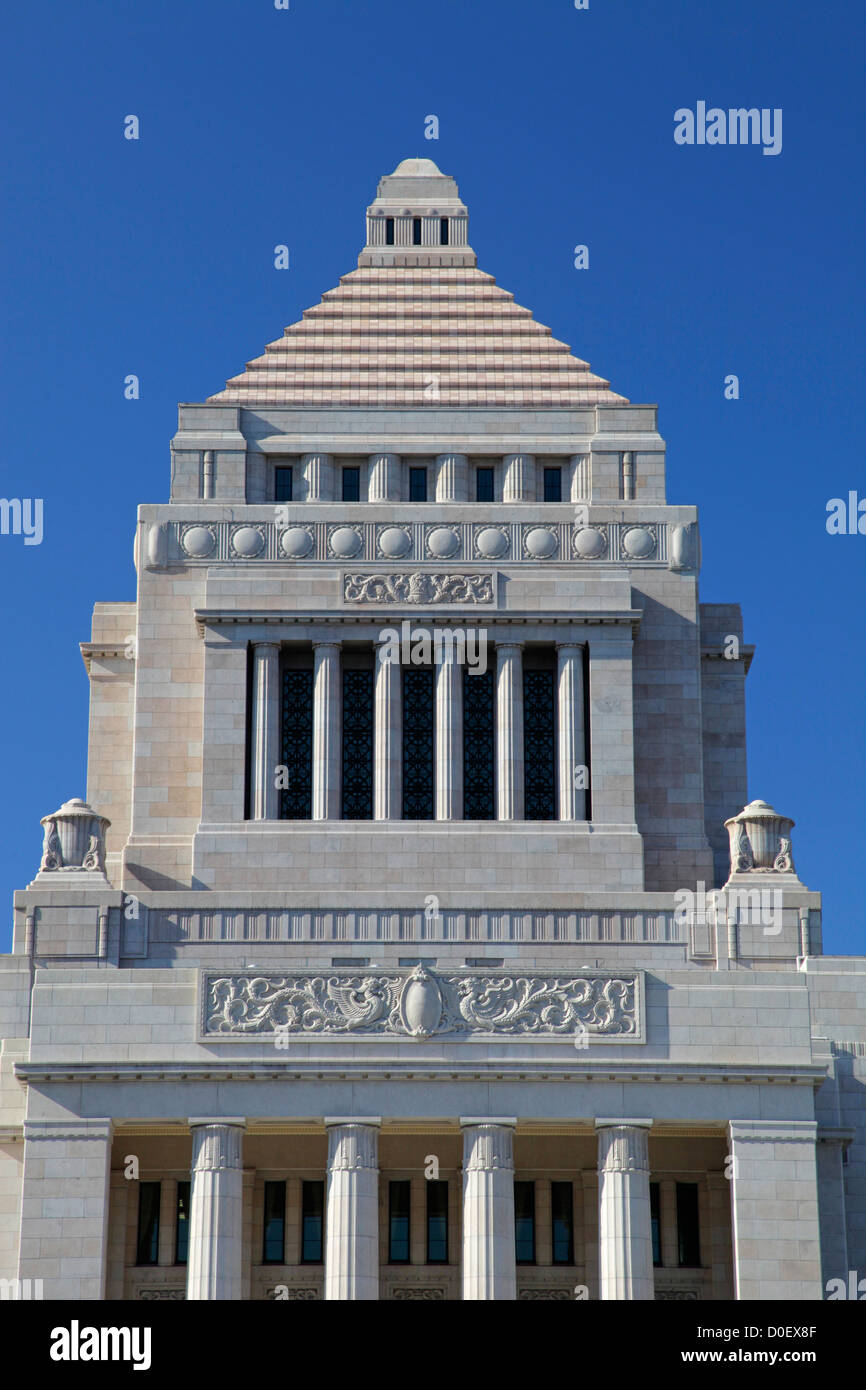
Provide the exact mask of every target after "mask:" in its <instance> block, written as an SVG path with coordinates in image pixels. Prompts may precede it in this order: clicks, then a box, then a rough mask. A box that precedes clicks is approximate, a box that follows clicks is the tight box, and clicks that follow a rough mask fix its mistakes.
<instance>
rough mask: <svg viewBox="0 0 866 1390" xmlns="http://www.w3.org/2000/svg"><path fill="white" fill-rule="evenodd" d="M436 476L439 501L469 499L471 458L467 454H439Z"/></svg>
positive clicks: (463, 500)
mask: <svg viewBox="0 0 866 1390" xmlns="http://www.w3.org/2000/svg"><path fill="white" fill-rule="evenodd" d="M434 476H435V479H436V501H437V502H468V501H469V460H468V458H467V457H466V455H465V454H438V455H437V457H436V464H435V470H434Z"/></svg>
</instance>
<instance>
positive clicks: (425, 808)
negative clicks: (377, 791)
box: [402, 666, 434, 820]
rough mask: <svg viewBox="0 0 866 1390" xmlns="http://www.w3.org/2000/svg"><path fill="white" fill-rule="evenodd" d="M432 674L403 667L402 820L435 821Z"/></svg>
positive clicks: (428, 671)
mask: <svg viewBox="0 0 866 1390" xmlns="http://www.w3.org/2000/svg"><path fill="white" fill-rule="evenodd" d="M433 674H434V673H433V671H432V670H431V669H430V668H429V667H425V666H422V667H418V666H414V667H413V666H404V667H403V672H402V675H403V819H404V820H433V812H434V806H433V801H434V795H433V768H434V749H433V738H434V732H433V730H434V725H433V708H434V704H433V701H434V695H433Z"/></svg>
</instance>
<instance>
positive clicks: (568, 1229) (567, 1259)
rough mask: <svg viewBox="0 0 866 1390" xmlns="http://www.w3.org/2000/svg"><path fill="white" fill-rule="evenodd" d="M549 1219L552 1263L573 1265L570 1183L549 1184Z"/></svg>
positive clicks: (572, 1222) (572, 1218)
mask: <svg viewBox="0 0 866 1390" xmlns="http://www.w3.org/2000/svg"><path fill="white" fill-rule="evenodd" d="M550 1219H551V1224H552V1227H553V1231H552V1235H553V1263H554V1264H555V1265H573V1264H574V1197H573V1194H572V1185H571V1183H570V1182H552V1183H551V1184H550Z"/></svg>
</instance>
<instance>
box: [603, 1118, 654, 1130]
mask: <svg viewBox="0 0 866 1390" xmlns="http://www.w3.org/2000/svg"><path fill="white" fill-rule="evenodd" d="M654 1124H655V1120H633V1119H631V1118H629V1119H625V1120H609V1119H597V1120H596V1121H595V1127H596V1129H609V1128H610V1127H611V1126H612V1125H627V1126H628V1128H629V1129H652V1127H653V1125H654Z"/></svg>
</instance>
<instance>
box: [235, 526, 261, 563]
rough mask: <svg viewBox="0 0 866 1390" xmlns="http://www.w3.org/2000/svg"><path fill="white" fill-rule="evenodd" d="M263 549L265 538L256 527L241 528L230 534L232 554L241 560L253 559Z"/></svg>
mask: <svg viewBox="0 0 866 1390" xmlns="http://www.w3.org/2000/svg"><path fill="white" fill-rule="evenodd" d="M264 548H265V538H264V536H263V535H262V533H261V531H260V530H259V529H258V527H257V526H241V527H240V528H239V529H238V530H237V531H235V532H234V533H233V534H232V552H233V553H234V554H235V555H239V556H240V557H241V559H242V560H252V559H254V558H255V556H256V555H261V553H262V551H263V550H264Z"/></svg>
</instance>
